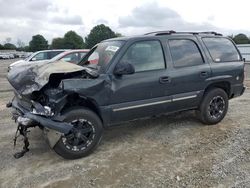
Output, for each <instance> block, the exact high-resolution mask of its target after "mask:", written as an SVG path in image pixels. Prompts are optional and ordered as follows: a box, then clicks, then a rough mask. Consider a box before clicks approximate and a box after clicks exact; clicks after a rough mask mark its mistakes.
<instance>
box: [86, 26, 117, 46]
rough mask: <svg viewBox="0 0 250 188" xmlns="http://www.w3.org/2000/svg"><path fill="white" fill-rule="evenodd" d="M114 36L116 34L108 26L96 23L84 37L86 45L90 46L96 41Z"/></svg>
mask: <svg viewBox="0 0 250 188" xmlns="http://www.w3.org/2000/svg"><path fill="white" fill-rule="evenodd" d="M114 37H116V34H115V32H114V31H112V30H111V29H110V28H109V27H108V26H105V25H104V24H100V25H97V26H95V27H93V29H91V31H90V33H89V35H88V36H87V37H85V42H86V47H87V48H92V47H93V46H94V45H96V44H97V43H99V42H101V41H103V40H105V39H109V38H114Z"/></svg>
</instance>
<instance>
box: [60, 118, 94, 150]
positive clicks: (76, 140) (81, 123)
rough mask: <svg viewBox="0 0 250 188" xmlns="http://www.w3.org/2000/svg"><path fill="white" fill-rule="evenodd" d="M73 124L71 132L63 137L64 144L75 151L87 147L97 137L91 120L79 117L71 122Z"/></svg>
mask: <svg viewBox="0 0 250 188" xmlns="http://www.w3.org/2000/svg"><path fill="white" fill-rule="evenodd" d="M71 124H72V125H73V128H72V130H71V131H70V133H69V134H67V135H65V136H64V137H63V143H64V145H65V146H66V147H67V148H68V149H70V150H73V151H79V150H84V149H86V148H87V147H88V146H89V145H90V144H91V143H92V142H93V139H94V137H95V129H94V126H93V125H92V123H91V122H89V121H87V120H84V119H78V120H74V121H72V122H71Z"/></svg>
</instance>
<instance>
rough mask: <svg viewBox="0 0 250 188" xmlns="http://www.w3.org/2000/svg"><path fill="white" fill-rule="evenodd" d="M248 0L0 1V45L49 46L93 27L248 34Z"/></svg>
mask: <svg viewBox="0 0 250 188" xmlns="http://www.w3.org/2000/svg"><path fill="white" fill-rule="evenodd" d="M249 5H250V1H249V0H237V1H235V0H232V1H228V0H209V1H208V0H188V1H185V0H153V1H152V0H126V1H119V0H53V1H52V0H0V43H4V41H5V40H6V38H7V37H10V38H11V39H12V40H11V42H13V43H16V41H17V40H18V39H20V40H22V41H23V42H25V43H26V44H27V43H28V42H29V41H30V40H31V37H32V35H35V34H42V35H43V36H44V37H45V38H46V39H47V40H49V42H50V41H51V39H52V38H54V37H62V36H63V35H64V33H65V32H67V31H69V30H74V31H76V32H77V33H78V34H80V35H81V36H82V37H85V36H86V35H87V34H88V33H89V32H90V30H91V28H92V27H94V26H95V25H97V24H101V23H103V24H105V25H108V26H109V27H111V29H112V30H114V31H115V32H119V33H122V34H123V35H136V34H143V33H145V32H150V31H156V30H177V31H207V30H215V31H218V32H221V33H223V34H226V35H229V34H236V33H239V32H243V33H246V34H248V35H250V20H249V18H250V6H249Z"/></svg>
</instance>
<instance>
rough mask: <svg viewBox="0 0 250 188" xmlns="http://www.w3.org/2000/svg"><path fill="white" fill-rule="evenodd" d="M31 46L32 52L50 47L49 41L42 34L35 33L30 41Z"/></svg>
mask: <svg viewBox="0 0 250 188" xmlns="http://www.w3.org/2000/svg"><path fill="white" fill-rule="evenodd" d="M29 47H30V50H31V51H32V52H35V51H39V50H46V49H48V41H47V40H46V39H45V38H44V37H43V36H42V35H39V34H38V35H34V36H32V40H31V41H30V42H29Z"/></svg>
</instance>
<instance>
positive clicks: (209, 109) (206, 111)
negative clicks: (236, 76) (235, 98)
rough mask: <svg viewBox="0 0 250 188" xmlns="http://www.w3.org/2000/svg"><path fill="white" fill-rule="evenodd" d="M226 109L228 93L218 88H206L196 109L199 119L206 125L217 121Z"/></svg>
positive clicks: (224, 113)
mask: <svg viewBox="0 0 250 188" xmlns="http://www.w3.org/2000/svg"><path fill="white" fill-rule="evenodd" d="M227 110H228V95H227V93H226V92H225V91H224V90H223V89H220V88H212V89H210V90H208V91H207V92H206V93H205V94H204V97H203V100H202V102H201V104H200V106H199V109H198V110H197V111H196V114H197V116H198V118H199V119H200V121H201V122H202V123H204V124H206V125H214V124H217V123H219V122H220V121H221V120H222V119H223V118H224V117H225V115H226V113H227Z"/></svg>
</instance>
